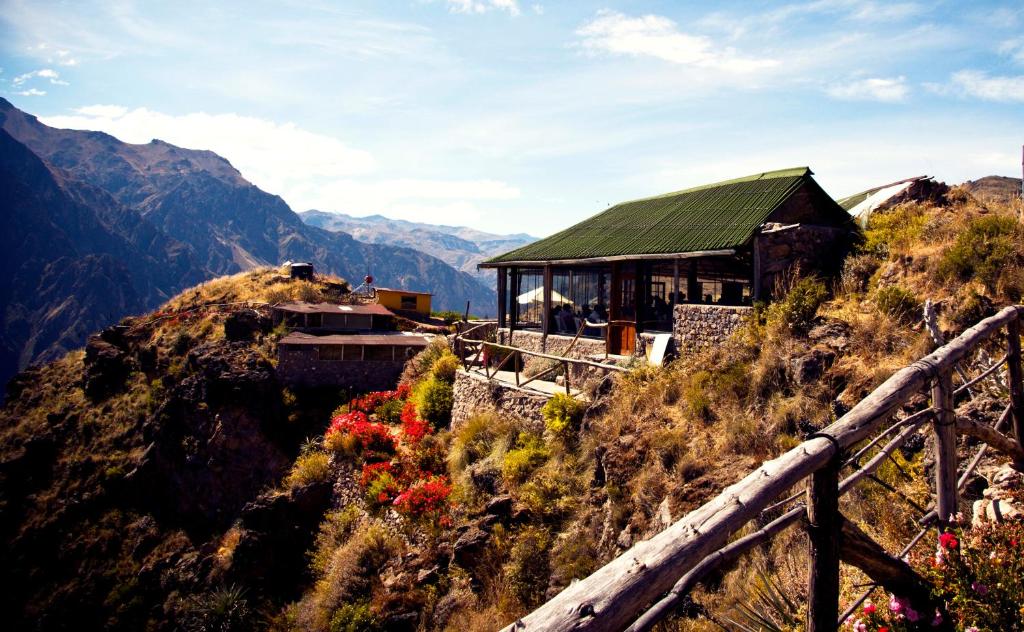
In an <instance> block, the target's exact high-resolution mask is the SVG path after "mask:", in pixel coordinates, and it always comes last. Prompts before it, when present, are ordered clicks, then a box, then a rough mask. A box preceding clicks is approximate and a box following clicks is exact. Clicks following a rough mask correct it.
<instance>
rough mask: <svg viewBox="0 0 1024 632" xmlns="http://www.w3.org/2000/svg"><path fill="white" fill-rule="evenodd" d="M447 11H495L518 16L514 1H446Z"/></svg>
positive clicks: (516, 4) (517, 7) (516, 5)
mask: <svg viewBox="0 0 1024 632" xmlns="http://www.w3.org/2000/svg"><path fill="white" fill-rule="evenodd" d="M446 3H447V4H448V10H449V11H451V12H452V13H487V12H488V11H492V10H497V11H505V12H506V13H508V14H509V15H512V16H516V15H519V13H520V11H519V3H518V2H517V1H516V0H446Z"/></svg>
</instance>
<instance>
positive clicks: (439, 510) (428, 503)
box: [394, 476, 452, 521]
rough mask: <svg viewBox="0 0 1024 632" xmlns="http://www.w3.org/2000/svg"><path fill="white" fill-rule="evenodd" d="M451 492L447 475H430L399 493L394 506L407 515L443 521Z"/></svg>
mask: <svg viewBox="0 0 1024 632" xmlns="http://www.w3.org/2000/svg"><path fill="white" fill-rule="evenodd" d="M451 493H452V486H451V485H450V484H449V483H448V478H447V477H445V476H430V477H428V478H426V479H422V480H419V481H416V482H415V483H413V484H412V485H411V486H409V489H407V490H405V491H404V492H402V493H401V494H399V495H398V497H397V498H395V500H394V506H395V509H397V510H398V511H400V512H402V513H404V514H406V515H408V516H412V517H415V518H435V519H438V520H439V521H443V520H442V519H444V518H446V517H447V512H448V503H447V500H448V496H449V495H451Z"/></svg>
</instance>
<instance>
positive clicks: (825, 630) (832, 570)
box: [807, 452, 842, 632]
mask: <svg viewBox="0 0 1024 632" xmlns="http://www.w3.org/2000/svg"><path fill="white" fill-rule="evenodd" d="M841 463H842V459H841V458H840V455H839V454H838V452H837V453H836V454H833V456H832V458H831V459H830V460H829V462H828V463H827V464H825V465H824V466H823V467H822V468H821V469H819V470H818V471H816V472H814V474H812V475H811V477H810V482H809V484H808V486H807V536H808V537H807V540H808V544H809V550H808V577H807V595H808V597H807V599H808V604H807V631H808V632H835V630H836V617H837V616H838V615H839V467H840V465H841Z"/></svg>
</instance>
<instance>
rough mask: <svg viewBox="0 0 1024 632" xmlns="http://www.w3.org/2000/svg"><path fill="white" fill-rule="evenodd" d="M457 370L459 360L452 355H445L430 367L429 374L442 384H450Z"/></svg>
mask: <svg viewBox="0 0 1024 632" xmlns="http://www.w3.org/2000/svg"><path fill="white" fill-rule="evenodd" d="M458 370H459V359H458V358H456V357H455V354H453V353H446V354H444V355H442V356H441V357H440V358H438V359H437V360H434V364H432V365H431V367H430V374H431V375H432V376H434V377H435V378H437V379H439V380H441V381H442V382H447V383H448V384H451V383H453V382H454V381H455V373H456V372H457V371H458Z"/></svg>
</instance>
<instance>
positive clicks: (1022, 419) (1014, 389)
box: [1006, 320, 1024, 464]
mask: <svg viewBox="0 0 1024 632" xmlns="http://www.w3.org/2000/svg"><path fill="white" fill-rule="evenodd" d="M1006 338H1007V345H1006V346H1007V351H1006V379H1007V381H1008V382H1009V383H1010V384H1009V386H1010V406H1011V407H1012V408H1013V436H1014V437H1015V438H1016V439H1017V441H1018V442H1024V384H1022V382H1021V380H1022V379H1024V378H1022V376H1021V365H1020V363H1021V357H1020V321H1019V320H1014V321H1011V322H1009V323H1007V325H1006ZM1015 461H1017V463H1018V464H1021V463H1024V461H1022V460H1021V459H1019V458H1018V459H1015Z"/></svg>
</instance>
